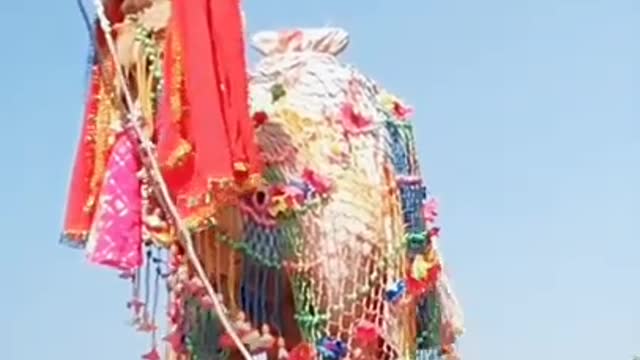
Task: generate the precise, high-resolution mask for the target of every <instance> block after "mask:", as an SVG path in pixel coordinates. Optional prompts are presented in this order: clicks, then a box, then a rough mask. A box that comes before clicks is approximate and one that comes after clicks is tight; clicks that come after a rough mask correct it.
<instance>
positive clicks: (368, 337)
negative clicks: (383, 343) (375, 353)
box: [354, 320, 378, 346]
mask: <svg viewBox="0 0 640 360" xmlns="http://www.w3.org/2000/svg"><path fill="white" fill-rule="evenodd" d="M354 331H355V334H354V338H355V340H356V341H358V342H359V343H360V344H359V345H361V346H366V345H368V344H371V343H372V342H374V341H376V340H377V339H378V330H377V328H376V326H375V324H373V323H372V322H370V321H364V320H363V321H360V322H359V323H358V325H356V327H355V329H354Z"/></svg>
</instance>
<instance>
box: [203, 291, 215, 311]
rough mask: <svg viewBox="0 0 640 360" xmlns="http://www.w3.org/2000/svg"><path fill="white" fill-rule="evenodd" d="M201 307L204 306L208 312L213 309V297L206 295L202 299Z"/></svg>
mask: <svg viewBox="0 0 640 360" xmlns="http://www.w3.org/2000/svg"><path fill="white" fill-rule="evenodd" d="M200 306H202V309H203V310H207V311H208V310H211V309H213V300H212V299H211V296H209V295H205V296H203V297H201V298H200Z"/></svg>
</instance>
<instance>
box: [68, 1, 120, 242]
mask: <svg viewBox="0 0 640 360" xmlns="http://www.w3.org/2000/svg"><path fill="white" fill-rule="evenodd" d="M121 2H122V1H121V0H117V1H109V2H107V3H106V4H105V15H106V16H107V18H108V19H109V21H111V22H112V23H117V22H120V21H122V19H123V18H124V15H123V14H122V12H121V11H120V3H121ZM96 32H97V42H98V44H97V51H99V55H100V57H101V64H99V65H95V66H94V67H93V69H92V72H91V83H90V86H89V94H88V98H87V102H86V107H85V113H84V118H83V125H82V133H81V138H80V141H79V144H78V148H77V150H76V151H77V152H76V158H75V163H74V166H73V173H72V175H71V184H70V188H69V195H68V200H67V208H66V214H65V223H64V228H63V236H64V237H65V240H66V241H67V243H69V244H70V245H74V246H83V245H84V244H85V242H86V240H87V235H88V233H89V230H90V229H91V225H92V223H93V215H94V212H95V206H94V205H95V196H96V193H97V191H98V188H99V186H100V183H101V181H102V175H103V174H102V173H101V171H100V169H102V168H103V165H105V164H106V159H107V153H108V149H107V148H104V147H103V146H96V141H97V138H103V135H104V134H98V133H99V132H104V131H105V129H103V128H102V127H103V126H102V127H101V126H100V124H97V123H96V116H97V114H98V113H99V112H100V111H102V110H104V108H103V107H105V106H111V105H110V104H109V105H108V104H107V103H108V99H107V98H106V97H105V98H100V96H99V95H100V94H101V93H102V94H103V95H104V96H108V95H109V94H108V92H106V91H105V90H106V89H105V86H104V85H105V83H108V82H109V81H111V80H110V79H111V78H112V75H113V74H112V71H113V69H112V65H113V64H112V61H111V60H112V59H111V56H109V53H108V51H107V50H106V43H105V37H104V32H102V30H101V29H100V27H99V26H97V24H96ZM107 126H108V124H107ZM102 145H104V144H102ZM97 152H99V153H97Z"/></svg>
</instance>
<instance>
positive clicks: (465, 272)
mask: <svg viewBox="0 0 640 360" xmlns="http://www.w3.org/2000/svg"><path fill="white" fill-rule="evenodd" d="M245 3H247V4H246V10H247V14H248V20H249V24H250V28H251V29H252V30H257V29H262V28H280V27H287V26H318V25H325V24H331V25H339V26H343V27H345V28H346V29H348V30H349V31H350V33H351V34H352V44H351V46H350V48H349V51H348V54H346V56H345V58H346V59H347V60H348V61H349V62H352V63H355V64H357V65H358V66H359V67H361V68H362V69H363V70H364V71H365V72H366V73H368V74H370V75H371V76H373V77H375V78H377V79H378V80H379V81H380V82H381V83H383V84H385V86H386V87H388V88H389V89H391V90H393V91H394V92H396V93H398V94H400V95H402V96H403V97H405V98H406V99H407V100H409V101H410V102H411V103H413V104H414V105H415V106H416V108H417V117H416V119H415V124H416V127H417V132H418V140H419V144H420V151H421V155H422V162H423V164H424V171H425V175H426V176H427V177H428V180H429V182H430V185H431V188H432V190H433V191H434V192H435V193H436V194H437V195H438V196H439V197H440V199H441V202H442V223H443V228H444V237H443V247H444V251H445V256H446V260H447V261H448V265H449V271H450V273H451V275H452V277H453V279H454V283H455V285H456V288H457V291H458V294H459V297H460V299H461V301H462V302H463V305H464V308H465V311H466V319H467V328H468V333H467V334H466V336H465V337H464V340H463V343H462V350H463V352H464V354H465V355H466V359H470V360H489V359H491V360H540V359H548V360H554V359H557V360H566V359H571V360H573V359H584V360H618V359H622V360H628V359H630V357H631V355H632V354H633V353H634V352H640V310H639V307H638V304H639V303H640V284H639V282H638V279H639V278H640V277H639V275H640V264H639V263H638V253H639V252H640V231H639V230H638V225H639V224H640V189H639V188H638V187H639V186H640V166H639V162H640V104H639V103H640V101H639V100H640V45H639V44H640V42H639V41H640V25H639V24H640V2H639V1H638V0H395V1H383V0H368V1H364V0H348V1H344V0H323V1H308V0H305V1H300V0H270V1H265V0H245ZM86 43H87V36H86V34H85V32H84V28H83V25H82V23H81V19H80V16H79V14H78V12H77V10H76V7H75V4H74V1H72V0H67V1H44V0H34V1H27V0H24V1H21V0H2V1H0V46H2V48H1V49H2V50H0V54H1V56H0V81H1V82H0V119H1V121H2V127H1V130H0V139H1V141H0V166H1V169H2V170H0V174H1V176H0V194H1V196H0V199H2V204H1V206H0V229H2V243H3V250H2V256H1V258H2V260H0V271H1V272H0V274H3V278H4V281H3V283H2V284H1V285H0V289H2V290H0V304H1V305H2V306H0V324H1V326H0V348H1V349H2V350H1V351H0V353H1V354H2V355H0V357H1V358H2V359H3V360H4V359H6V360H36V359H61V360H62V359H65V360H85V359H91V360H113V359H119V360H126V359H132V360H133V359H137V358H138V354H139V353H142V352H144V351H145V350H146V349H147V348H146V347H145V345H146V343H147V340H146V338H144V337H142V336H139V335H137V334H135V333H134V332H133V331H132V330H131V329H129V328H127V327H126V326H125V321H126V320H127V316H128V314H127V313H126V311H125V309H124V307H123V303H124V301H125V300H126V298H127V290H128V289H127V288H126V286H125V285H124V284H123V283H121V282H120V280H118V279H116V276H115V274H113V273H111V272H109V271H104V270H100V269H95V268H91V267H89V266H88V265H87V264H85V263H84V260H83V257H82V254H81V253H80V252H76V251H73V250H69V249H66V248H64V247H62V246H59V245H58V243H57V238H58V232H59V230H60V225H61V222H62V210H63V207H64V201H65V194H66V191H67V182H68V178H69V173H70V166H71V161H72V158H73V153H74V148H75V145H76V140H77V137H78V132H79V128H80V124H79V119H80V114H81V111H82V109H81V106H82V103H83V98H82V92H83V88H84V81H83V76H84V65H85V56H86Z"/></svg>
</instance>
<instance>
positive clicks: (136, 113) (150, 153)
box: [94, 0, 252, 360]
mask: <svg viewBox="0 0 640 360" xmlns="http://www.w3.org/2000/svg"><path fill="white" fill-rule="evenodd" d="M94 4H95V6H96V9H97V14H98V19H99V23H100V27H101V28H102V30H103V31H104V33H105V37H106V40H107V46H108V47H109V52H110V53H111V56H112V57H113V59H114V62H115V67H116V74H117V77H118V82H119V83H120V85H121V87H122V89H123V92H124V97H125V101H126V103H127V108H128V109H129V111H130V113H129V116H128V121H129V124H128V125H131V126H132V127H133V129H134V131H135V133H136V135H137V137H138V139H139V140H140V144H141V147H142V150H143V151H144V153H145V154H146V160H147V161H145V165H146V166H147V170H148V171H149V175H151V178H152V180H153V181H154V183H155V185H156V187H155V190H156V191H157V192H158V193H159V194H158V195H159V197H160V200H161V201H162V203H163V205H164V207H165V208H166V209H165V210H167V212H168V213H169V215H170V216H171V217H172V218H173V221H174V223H175V225H176V227H177V228H178V230H179V233H180V237H181V238H182V241H183V243H184V245H185V248H186V250H187V256H188V258H189V260H190V261H191V263H192V264H193V267H194V269H195V271H196V275H197V276H198V277H199V278H200V280H202V283H203V284H204V286H205V289H206V291H207V294H208V295H209V297H210V298H211V300H212V301H213V309H214V311H215V313H216V315H217V316H218V318H219V319H220V322H221V323H222V326H223V327H224V329H225V330H226V331H227V333H228V334H229V336H230V337H231V339H232V340H233V342H234V343H235V345H236V346H237V347H238V350H239V351H240V353H241V354H242V356H243V357H244V358H245V360H252V356H251V354H250V353H249V351H248V350H247V348H246V347H245V346H244V344H243V343H242V340H240V337H239V336H238V334H237V333H236V332H235V330H234V329H233V326H232V325H231V322H230V320H229V319H228V318H227V315H226V314H225V313H224V308H223V305H222V304H221V303H220V299H219V297H218V296H217V294H216V292H215V291H214V289H213V286H212V285H211V283H210V282H209V279H208V277H207V274H206V272H205V271H204V268H203V267H202V263H201V262H200V259H199V258H198V254H197V253H196V250H195V247H194V245H193V239H192V237H191V233H190V232H189V229H187V227H186V226H185V224H184V222H183V221H182V218H181V217H180V215H179V213H178V209H177V208H176V205H175V204H174V203H173V201H172V200H171V195H170V193H169V189H168V188H167V184H166V183H165V181H164V178H163V177H162V173H161V171H160V166H159V165H158V161H157V159H156V158H155V156H154V147H153V144H152V143H151V141H150V140H149V139H148V138H147V136H146V135H145V134H144V132H143V130H142V127H141V126H140V118H141V116H142V114H141V111H140V108H139V106H138V105H135V104H134V101H133V98H132V96H131V92H130V91H129V87H128V86H127V81H126V78H125V76H124V73H123V71H122V67H121V66H120V64H119V63H118V58H117V56H116V50H115V45H114V40H113V37H112V36H111V24H110V22H109V20H108V19H107V17H106V15H105V11H104V6H103V4H102V0H94Z"/></svg>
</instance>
